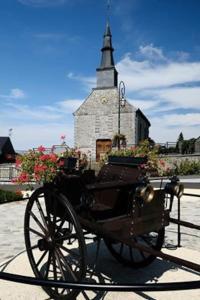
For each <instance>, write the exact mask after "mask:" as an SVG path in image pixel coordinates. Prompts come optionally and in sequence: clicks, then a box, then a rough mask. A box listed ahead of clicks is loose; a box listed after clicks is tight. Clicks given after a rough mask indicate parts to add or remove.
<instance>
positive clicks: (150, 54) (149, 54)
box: [139, 44, 167, 61]
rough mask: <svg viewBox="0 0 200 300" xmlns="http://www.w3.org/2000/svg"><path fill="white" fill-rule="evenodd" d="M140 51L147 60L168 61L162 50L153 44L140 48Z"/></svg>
mask: <svg viewBox="0 0 200 300" xmlns="http://www.w3.org/2000/svg"><path fill="white" fill-rule="evenodd" d="M139 51H140V54H142V55H143V56H144V57H145V58H147V59H150V60H154V59H156V60H164V61H165V60H167V59H166V57H165V56H164V54H163V51H162V49H160V48H157V47H154V46H153V44H150V45H146V46H140V47H139Z"/></svg>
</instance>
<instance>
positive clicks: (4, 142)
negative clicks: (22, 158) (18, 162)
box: [0, 136, 15, 154]
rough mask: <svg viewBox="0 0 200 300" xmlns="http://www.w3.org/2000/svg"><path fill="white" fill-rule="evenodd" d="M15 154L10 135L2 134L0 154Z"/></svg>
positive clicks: (0, 137)
mask: <svg viewBox="0 0 200 300" xmlns="http://www.w3.org/2000/svg"><path fill="white" fill-rule="evenodd" d="M2 153H9V154H15V150H14V148H13V145H12V143H11V140H10V138H9V137H8V136H0V154H2Z"/></svg>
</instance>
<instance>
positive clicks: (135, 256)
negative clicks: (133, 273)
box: [104, 228, 165, 268]
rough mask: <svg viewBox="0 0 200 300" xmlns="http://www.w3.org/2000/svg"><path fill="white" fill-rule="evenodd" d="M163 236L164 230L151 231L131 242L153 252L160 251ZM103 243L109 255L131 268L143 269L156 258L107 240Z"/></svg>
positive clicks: (120, 243)
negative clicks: (148, 248)
mask: <svg viewBox="0 0 200 300" xmlns="http://www.w3.org/2000/svg"><path fill="white" fill-rule="evenodd" d="M164 236H165V230H164V228H162V229H160V230H159V231H155V232H154V231H153V232H149V233H147V234H143V235H140V236H137V237H134V238H133V240H134V241H135V242H137V243H140V244H143V245H144V246H146V247H150V248H152V249H154V250H161V248H162V245H163V242H164ZM104 242H105V244H106V246H107V248H108V249H109V251H110V252H111V254H112V255H113V256H114V257H115V258H116V259H117V260H118V261H119V262H120V263H122V264H124V265H127V266H129V267H132V268H141V267H145V266H147V265H149V264H150V263H151V262H153V260H154V259H155V258H156V257H155V256H154V255H151V254H149V253H146V252H143V251H141V250H139V249H136V248H133V247H131V246H128V245H126V244H124V243H122V242H117V241H111V240H109V239H104Z"/></svg>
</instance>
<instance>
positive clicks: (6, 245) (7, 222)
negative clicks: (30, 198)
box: [0, 190, 200, 262]
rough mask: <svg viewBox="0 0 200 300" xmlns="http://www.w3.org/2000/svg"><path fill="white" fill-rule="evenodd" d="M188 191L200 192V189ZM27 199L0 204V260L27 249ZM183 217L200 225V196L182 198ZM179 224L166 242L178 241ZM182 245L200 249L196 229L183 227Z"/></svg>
mask: <svg viewBox="0 0 200 300" xmlns="http://www.w3.org/2000/svg"><path fill="white" fill-rule="evenodd" d="M186 192H191V193H196V194H200V191H199V190H186ZM26 203H27V201H26V200H24V201H20V202H12V203H7V204H1V205H0V228H1V230H0V262H3V261H6V260H8V259H9V258H11V257H12V256H14V255H16V254H18V253H19V252H20V251H23V250H25V245H24V232H23V231H24V212H25V207H26ZM176 206H177V202H176V201H174V206H173V208H174V210H173V213H172V217H176ZM181 219H182V220H185V221H189V222H193V223H194V224H198V225H200V198H197V197H186V196H184V197H183V198H182V199H181ZM176 231H177V225H170V226H168V227H167V228H166V240H165V244H175V245H176V243H177V237H176ZM181 232H182V242H181V244H182V246H183V247H185V248H188V249H193V250H197V251H199V250H200V234H199V232H198V231H197V230H195V229H189V228H184V227H182V228H181Z"/></svg>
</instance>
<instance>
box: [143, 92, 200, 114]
mask: <svg viewBox="0 0 200 300" xmlns="http://www.w3.org/2000/svg"><path fill="white" fill-rule="evenodd" d="M147 94H148V95H150V94H152V95H153V96H154V97H156V98H157V99H160V100H161V102H162V100H164V101H166V102H168V103H169V105H170V106H169V107H170V108H173V109H176V108H192V109H200V87H183V88H168V89H162V90H156V91H149V92H147ZM166 108H167V107H166ZM163 109H165V107H163Z"/></svg>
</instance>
